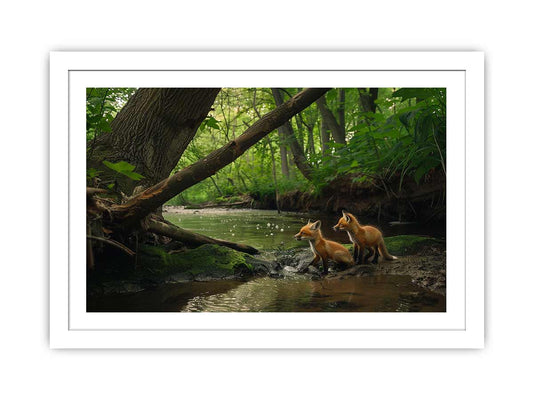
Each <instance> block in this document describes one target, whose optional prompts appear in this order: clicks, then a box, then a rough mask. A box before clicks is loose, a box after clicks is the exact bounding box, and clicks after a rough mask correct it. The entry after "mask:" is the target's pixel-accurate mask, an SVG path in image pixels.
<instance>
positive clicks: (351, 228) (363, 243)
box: [333, 211, 398, 264]
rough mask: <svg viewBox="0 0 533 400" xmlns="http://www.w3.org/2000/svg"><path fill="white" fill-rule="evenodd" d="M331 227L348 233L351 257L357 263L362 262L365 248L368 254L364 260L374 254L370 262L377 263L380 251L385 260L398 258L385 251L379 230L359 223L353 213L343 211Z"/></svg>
mask: <svg viewBox="0 0 533 400" xmlns="http://www.w3.org/2000/svg"><path fill="white" fill-rule="evenodd" d="M333 229H334V230H341V231H345V232H346V233H348V236H349V237H350V241H351V242H352V243H353V257H354V260H356V262H357V263H358V264H363V257H364V252H365V249H366V248H368V249H369V251H370V254H368V255H367V256H366V257H364V262H367V261H368V259H369V258H370V257H372V256H374V259H373V260H372V263H373V264H377V263H378V258H379V254H380V253H381V256H382V257H384V258H385V260H389V261H391V260H397V259H398V257H395V256H392V255H390V254H389V252H388V251H387V247H386V246H385V241H384V240H383V235H382V233H381V232H380V230H379V229H378V228H375V227H373V226H370V225H364V226H362V225H360V224H359V221H357V218H355V216H354V215H353V214H350V213H347V212H345V211H343V212H342V217H341V218H340V219H339V223H338V224H337V225H335V226H334V227H333ZM378 250H379V251H378ZM357 253H358V255H357Z"/></svg>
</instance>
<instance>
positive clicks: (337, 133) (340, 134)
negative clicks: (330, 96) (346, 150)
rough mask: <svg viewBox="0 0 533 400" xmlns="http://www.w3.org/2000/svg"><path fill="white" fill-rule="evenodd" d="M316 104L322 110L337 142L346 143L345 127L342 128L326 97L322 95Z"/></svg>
mask: <svg viewBox="0 0 533 400" xmlns="http://www.w3.org/2000/svg"><path fill="white" fill-rule="evenodd" d="M316 104H317V106H318V109H319V111H320V115H322V119H323V120H324V122H325V123H326V125H327V127H328V129H329V130H330V131H331V135H332V136H333V140H334V141H335V143H339V144H346V136H345V133H344V127H342V128H341V126H340V125H339V123H338V122H337V120H336V119H335V115H333V113H332V112H331V110H330V109H329V108H328V106H327V104H326V99H325V98H324V97H321V98H320V99H318V100H317V101H316Z"/></svg>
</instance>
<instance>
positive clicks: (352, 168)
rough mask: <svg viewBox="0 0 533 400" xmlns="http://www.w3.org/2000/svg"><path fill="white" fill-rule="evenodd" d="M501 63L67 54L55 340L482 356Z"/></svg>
mask: <svg viewBox="0 0 533 400" xmlns="http://www.w3.org/2000/svg"><path fill="white" fill-rule="evenodd" d="M483 63H484V61H483V54H482V53H479V52H105V53H104V52H102V53H99V52H53V53H51V54H50V152H51V154H50V160H51V161H50V163H51V165H50V172H51V190H50V193H51V196H52V198H51V200H50V221H51V222H50V246H51V249H50V346H51V347H53V348H480V347H483V344H484V320H483V318H484V317H483V313H484V258H483V254H484V245H483V243H484V194H483V191H484V154H483V149H484V126H483V118H484V116H483V107H484V75H483Z"/></svg>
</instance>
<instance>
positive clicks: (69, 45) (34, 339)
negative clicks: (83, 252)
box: [0, 0, 533, 399]
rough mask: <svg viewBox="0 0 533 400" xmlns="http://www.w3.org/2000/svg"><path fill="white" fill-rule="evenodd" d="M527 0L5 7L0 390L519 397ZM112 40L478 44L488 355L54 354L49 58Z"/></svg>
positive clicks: (124, 43)
mask: <svg viewBox="0 0 533 400" xmlns="http://www.w3.org/2000/svg"><path fill="white" fill-rule="evenodd" d="M194 4H196V5H194ZM526 5H527V2H519V1H508V2H505V3H504V4H502V3H494V4H492V3H489V2H476V1H472V2H465V1H452V0H450V1H448V2H445V3H439V4H438V5H437V4H435V3H431V2H427V1H412V2H411V1H380V2H371V1H367V2H364V3H361V4H359V3H356V2H353V1H346V2H335V1H330V2H324V1H320V2H319V1H302V2H295V1H293V2H288V1H274V0H272V1H269V2H263V3H255V2H249V1H248V2H246V1H243V2H232V1H228V0H226V1H213V2H209V1H202V2H195V3H193V2H186V3H181V2H158V1H151V2H146V1H143V2H135V1H129V2H127V3H124V4H116V5H115V4H114V3H112V2H109V1H103V2H100V1H92V2H85V3H74V2H67V1H65V2H57V1H56V2H54V1H48V2H9V3H6V4H4V5H3V7H2V21H1V24H0V37H1V38H2V50H3V52H2V62H1V63H0V68H1V69H2V70H1V74H0V79H1V86H0V87H1V89H2V93H1V96H0V102H1V104H0V110H1V111H2V114H1V115H2V124H1V131H2V142H1V143H2V146H1V147H0V148H1V149H2V157H1V163H2V164H1V171H2V178H3V179H2V196H1V197H2V211H3V218H2V229H1V231H0V232H1V233H0V234H1V238H0V243H1V248H2V250H3V251H2V262H1V264H2V283H3V285H2V289H1V290H0V304H1V305H2V330H1V331H0V346H2V355H1V357H0V366H1V367H2V371H1V374H2V375H1V376H2V384H1V386H0V395H1V396H2V397H3V398H24V399H25V398H31V397H33V398H35V397H41V398H54V399H63V398H73V397H75V398H79V399H95V398H97V399H105V398H129V399H135V398H160V397H163V396H176V397H178V396H179V397H182V398H226V397H228V398H234V399H236V398H265V399H271V398H273V397H274V396H276V397H280V398H288V397H293V398H326V397H328V398H336V397H340V396H343V397H344V396H357V397H358V398H384V399H390V398H410V399H413V398H424V399H427V398H431V399H441V398H442V399H450V398H468V397H475V398H480V397H482V396H486V397H489V396H490V397H491V398H492V397H496V396H498V397H501V396H505V397H508V398H524V397H526V396H527V393H531V390H530V387H529V379H530V363H531V356H532V355H533V354H532V350H531V345H530V341H531V331H530V329H529V325H530V321H531V308H530V304H531V301H530V295H529V293H530V286H531V280H532V279H531V278H532V272H531V271H532V267H531V264H532V262H531V260H530V259H528V254H527V250H526V251H523V250H522V249H527V248H528V247H529V246H528V244H529V243H528V242H529V240H530V239H529V235H528V233H529V232H530V230H531V223H530V222H531V221H530V217H529V215H530V210H529V207H531V197H530V196H529V192H530V187H529V186H530V182H531V178H530V176H529V173H528V171H529V169H530V164H531V159H532V157H531V154H532V153H531V152H532V149H533V146H532V144H533V143H532V139H531V137H532V132H531V126H530V122H529V120H530V118H529V114H530V112H529V108H530V104H529V98H530V97H531V96H530V90H531V86H532V85H531V83H532V79H531V71H532V67H533V65H532V63H531V61H530V57H529V54H528V53H529V48H530V45H529V43H528V40H529V38H530V37H531V35H532V32H531V31H532V29H531V23H530V13H529V12H528V9H527V7H526ZM257 15H259V16H260V17H258V16H257ZM258 18H260V19H258ZM122 49H127V50H193V49H201V50H216V49H220V50H222V49H226V50H230V49H231V50H237V49H243V50H246V49H255V50H283V49H286V50H296V49H305V50H481V51H485V52H486V82H487V83H486V150H487V153H486V158H487V168H486V176H487V185H486V192H487V199H486V210H487V222H486V255H487V258H486V260H487V261H486V297H487V300H486V308H487V312H486V348H485V349H484V350H470V351H465V350H460V351H459V350H456V351H454V350H438V351H437V350H417V351H413V350H396V351H394V350H358V351H356V350H353V351H272V350H268V351H168V350H158V351H155V350H150V351H148V350H146V351H124V350H122V351H118V350H115V351H94V350H86V351H72V350H69V351H66V350H61V351H59V350H55V351H51V350H49V349H48V266H47V259H48V242H47V238H46V235H47V232H48V220H47V218H48V217H47V215H48V193H47V191H48V189H47V188H48V172H47V168H48V167H47V165H48V131H47V127H48V108H47V107H48V106H47V104H48V52H49V51H50V50H122ZM282 62H283V60H280V64H282ZM4 203H5V204H4ZM522 241H523V242H524V243H523V242H522ZM215 396H216V397H215Z"/></svg>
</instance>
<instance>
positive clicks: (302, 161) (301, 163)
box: [272, 88, 313, 180]
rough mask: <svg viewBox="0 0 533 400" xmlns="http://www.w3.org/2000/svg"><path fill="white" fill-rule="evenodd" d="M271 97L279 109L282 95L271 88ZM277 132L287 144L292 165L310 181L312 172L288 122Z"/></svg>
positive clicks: (277, 90)
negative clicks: (290, 153)
mask: <svg viewBox="0 0 533 400" xmlns="http://www.w3.org/2000/svg"><path fill="white" fill-rule="evenodd" d="M272 95H273V96H274V101H275V102H276V106H277V107H281V105H282V104H283V95H282V94H281V91H280V90H279V89H276V88H272ZM279 131H280V132H281V133H282V138H284V139H285V141H286V142H287V143H288V144H289V148H290V149H291V152H292V156H293V159H294V163H295V164H296V166H297V167H298V169H299V170H300V172H301V173H302V175H303V176H304V177H305V178H306V179H308V180H311V174H312V172H313V170H312V168H311V166H310V165H309V163H308V162H307V159H306V158H305V154H304V151H303V150H302V147H301V146H300V143H299V142H298V140H297V139H296V135H295V134H294V129H293V128H292V124H291V123H290V120H289V121H287V122H285V123H284V124H283V125H282V126H280V127H279Z"/></svg>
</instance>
